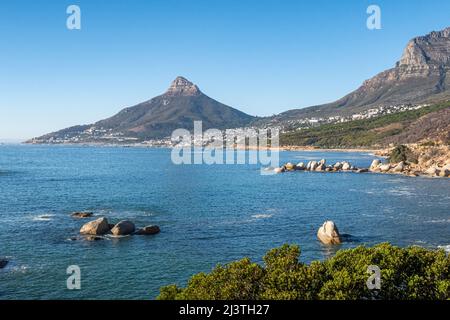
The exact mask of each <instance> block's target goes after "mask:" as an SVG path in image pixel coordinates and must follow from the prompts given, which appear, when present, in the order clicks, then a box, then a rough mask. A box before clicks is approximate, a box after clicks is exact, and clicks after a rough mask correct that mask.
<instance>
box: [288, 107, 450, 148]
mask: <svg viewBox="0 0 450 320" xmlns="http://www.w3.org/2000/svg"><path fill="white" fill-rule="evenodd" d="M449 107H450V103H449V102H447V103H442V104H436V105H432V106H428V107H423V108H421V109H417V110H410V111H404V112H399V113H394V114H388V115H384V116H379V117H376V118H372V119H363V120H354V121H349V122H344V123H336V124H324V125H321V126H318V127H313V128H308V129H301V130H296V131H290V132H286V133H284V134H282V135H281V136H280V144H281V145H283V146H285V145H286V146H288V145H297V146H307V145H311V146H317V147H324V148H339V147H342V148H344V147H370V146H380V145H385V144H386V141H387V140H389V138H391V137H394V136H396V135H398V134H401V133H402V132H404V131H405V129H406V128H408V126H409V125H410V124H411V123H413V122H414V121H416V120H417V119H419V118H421V117H422V116H424V115H427V114H430V113H432V112H437V111H439V110H443V109H446V108H449Z"/></svg>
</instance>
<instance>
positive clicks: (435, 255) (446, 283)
mask: <svg viewBox="0 0 450 320" xmlns="http://www.w3.org/2000/svg"><path fill="white" fill-rule="evenodd" d="M299 256H300V249H299V247H298V246H291V245H284V246H282V247H280V248H277V249H273V250H271V251H269V252H268V253H267V254H266V256H265V257H264V267H261V266H260V265H258V264H256V263H252V262H251V261H250V260H249V259H248V258H245V259H242V260H240V261H237V262H232V263H230V264H228V265H225V266H222V265H219V266H217V267H216V268H215V269H214V270H213V271H212V272H211V273H209V274H205V273H200V274H197V275H194V276H193V277H192V278H191V279H190V280H189V283H188V285H187V287H186V288H179V287H177V286H176V285H170V286H166V287H163V288H161V290H160V295H159V296H158V299H160V300H191V299H192V300H199V299H200V300H261V299H266V300H299V299H300V300H315V299H319V300H324V299H326V300H330V299H332V300H357V299H364V300H367V299H370V300H373V299H395V300H398V299H400V300H415V299H422V300H423V299H427V300H438V299H449V298H450V258H449V257H448V256H447V255H446V253H445V252H444V251H443V250H429V249H424V248H420V247H409V248H399V247H395V246H392V245H390V244H388V243H382V244H379V245H377V246H374V247H371V248H368V247H364V246H360V247H357V248H354V249H347V250H340V251H338V253H337V254H336V255H335V256H334V257H332V258H330V259H328V260H326V261H324V262H319V261H314V262H312V263H311V264H310V265H306V264H303V263H301V262H299V260H298V259H299ZM370 265H376V266H378V267H379V268H380V269H381V289H380V290H377V289H374V290H370V289H368V287H367V285H366V282H367V280H368V278H369V276H370V273H368V271H367V268H368V266H370Z"/></svg>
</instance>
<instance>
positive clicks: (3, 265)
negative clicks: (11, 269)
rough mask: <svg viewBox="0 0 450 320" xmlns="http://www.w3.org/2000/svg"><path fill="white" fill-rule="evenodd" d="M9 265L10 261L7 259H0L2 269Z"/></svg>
mask: <svg viewBox="0 0 450 320" xmlns="http://www.w3.org/2000/svg"><path fill="white" fill-rule="evenodd" d="M8 263H9V261H8V260H6V259H1V258H0V269H3V268H4V267H6V265H7V264H8Z"/></svg>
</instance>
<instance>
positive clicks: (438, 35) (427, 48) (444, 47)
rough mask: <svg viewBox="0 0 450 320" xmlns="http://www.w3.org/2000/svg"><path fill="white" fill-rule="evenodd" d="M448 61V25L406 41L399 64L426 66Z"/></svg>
mask: <svg viewBox="0 0 450 320" xmlns="http://www.w3.org/2000/svg"><path fill="white" fill-rule="evenodd" d="M449 63H450V27H448V28H446V29H444V30H441V31H433V32H430V33H429V34H427V35H425V36H421V37H416V38H414V39H412V40H411V41H409V42H408V45H407V46H406V48H405V50H404V52H403V55H402V58H401V59H400V62H399V65H403V66H410V67H424V66H425V67H427V66H429V65H431V64H435V65H448V64H449Z"/></svg>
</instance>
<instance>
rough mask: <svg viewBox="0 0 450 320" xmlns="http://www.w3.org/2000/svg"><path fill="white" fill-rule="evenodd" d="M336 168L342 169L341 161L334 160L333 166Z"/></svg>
mask: <svg viewBox="0 0 450 320" xmlns="http://www.w3.org/2000/svg"><path fill="white" fill-rule="evenodd" d="M333 167H334V168H335V169H336V170H341V169H342V163H340V162H336V163H335V164H334V166H333Z"/></svg>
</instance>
